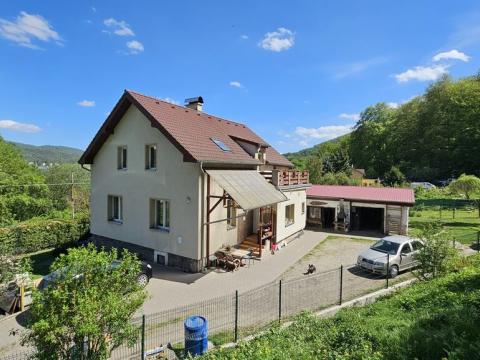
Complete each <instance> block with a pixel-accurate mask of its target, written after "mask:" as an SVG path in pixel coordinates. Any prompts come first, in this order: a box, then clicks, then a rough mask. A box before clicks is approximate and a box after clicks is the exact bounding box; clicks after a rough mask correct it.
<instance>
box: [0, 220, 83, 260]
mask: <svg viewBox="0 0 480 360" xmlns="http://www.w3.org/2000/svg"><path fill="white" fill-rule="evenodd" d="M89 227H90V221H89V218H88V217H87V216H85V215H83V216H80V217H79V218H77V219H74V220H73V219H70V220H64V219H42V218H34V219H30V220H27V221H24V222H21V223H19V224H16V225H12V226H8V227H3V228H0V243H2V244H4V245H6V246H10V247H11V248H12V249H14V253H15V254H23V253H29V252H35V251H39V250H43V249H47V248H50V247H59V246H62V245H66V244H68V243H72V242H75V241H77V240H79V239H81V238H83V237H85V236H86V235H87V234H88V232H89Z"/></svg>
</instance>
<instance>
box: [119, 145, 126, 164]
mask: <svg viewBox="0 0 480 360" xmlns="http://www.w3.org/2000/svg"><path fill="white" fill-rule="evenodd" d="M117 169H118V170H126V169H127V147H126V146H119V147H118V148H117Z"/></svg>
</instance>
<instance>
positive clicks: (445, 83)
mask: <svg viewBox="0 0 480 360" xmlns="http://www.w3.org/2000/svg"><path fill="white" fill-rule="evenodd" d="M326 144H327V145H323V144H321V145H320V146H316V147H314V148H312V149H310V150H308V151H306V152H298V153H294V154H288V158H289V159H291V160H292V161H293V162H294V163H295V164H297V165H298V166H300V167H302V168H307V169H308V170H310V171H311V172H312V171H313V172H314V173H315V172H318V171H319V166H320V167H323V165H322V164H323V162H324V159H325V158H331V157H332V152H333V153H334V154H337V155H338V154H339V153H343V152H346V153H347V154H348V161H349V162H350V163H351V164H352V165H353V166H355V167H357V168H364V169H366V171H367V175H368V177H382V178H384V177H387V176H389V175H391V174H392V172H393V173H395V174H397V175H398V174H399V173H400V172H401V173H403V174H405V176H406V178H407V179H408V180H410V181H414V180H419V181H420V180H421V181H439V180H442V179H448V178H451V177H458V176H459V175H460V174H462V173H467V174H474V175H477V176H478V175H480V77H479V76H472V77H468V78H464V79H460V80H452V79H451V78H449V77H444V78H443V79H442V80H440V81H438V82H436V83H434V84H432V85H431V86H430V87H429V88H428V89H427V90H426V92H425V94H423V95H421V96H418V97H415V98H414V99H412V100H410V101H409V102H406V103H404V104H403V105H401V106H400V107H399V108H392V107H389V106H388V105H387V104H385V103H378V104H376V105H373V106H370V107H368V108H367V109H365V110H364V111H363V112H362V114H361V117H360V120H359V121H358V122H357V124H356V125H355V127H354V131H353V132H352V133H351V134H350V135H349V136H346V137H342V138H339V140H338V141H336V142H329V143H326ZM332 144H333V145H332ZM322 145H323V146H322ZM314 149H317V150H318V151H314ZM319 164H320V165H319ZM398 170H400V171H398ZM320 171H323V172H325V169H323V170H320Z"/></svg>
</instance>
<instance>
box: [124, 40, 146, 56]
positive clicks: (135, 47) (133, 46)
mask: <svg viewBox="0 0 480 360" xmlns="http://www.w3.org/2000/svg"><path fill="white" fill-rule="evenodd" d="M127 48H128V49H129V51H130V54H138V53H140V52H142V51H143V50H144V49H143V44H142V43H141V42H140V41H137V40H132V41H128V42H127Z"/></svg>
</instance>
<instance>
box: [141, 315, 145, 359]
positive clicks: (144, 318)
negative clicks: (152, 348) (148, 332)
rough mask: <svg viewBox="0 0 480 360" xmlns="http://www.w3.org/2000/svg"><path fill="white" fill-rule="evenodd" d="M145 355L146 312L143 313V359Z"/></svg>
mask: <svg viewBox="0 0 480 360" xmlns="http://www.w3.org/2000/svg"><path fill="white" fill-rule="evenodd" d="M144 356H145V314H143V315H142V353H141V359H142V360H143V357H144Z"/></svg>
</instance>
